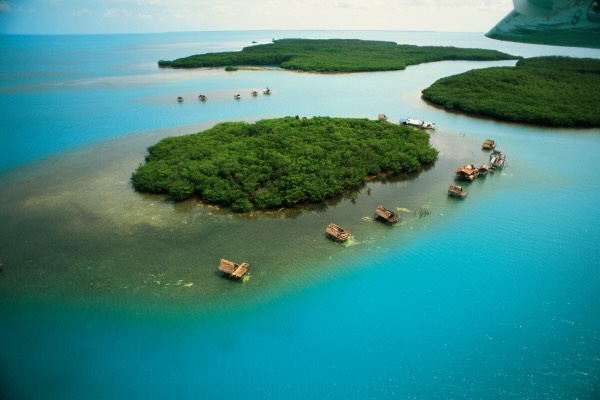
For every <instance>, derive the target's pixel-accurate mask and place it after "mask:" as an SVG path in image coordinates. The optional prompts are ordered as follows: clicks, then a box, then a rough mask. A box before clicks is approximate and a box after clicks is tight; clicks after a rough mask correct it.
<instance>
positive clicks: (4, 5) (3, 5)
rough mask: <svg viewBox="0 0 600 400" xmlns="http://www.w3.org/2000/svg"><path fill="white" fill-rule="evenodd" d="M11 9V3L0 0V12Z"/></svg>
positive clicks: (6, 11)
mask: <svg viewBox="0 0 600 400" xmlns="http://www.w3.org/2000/svg"><path fill="white" fill-rule="evenodd" d="M11 11H13V5H12V4H11V3H9V2H8V1H4V0H0V12H5V13H8V12H11Z"/></svg>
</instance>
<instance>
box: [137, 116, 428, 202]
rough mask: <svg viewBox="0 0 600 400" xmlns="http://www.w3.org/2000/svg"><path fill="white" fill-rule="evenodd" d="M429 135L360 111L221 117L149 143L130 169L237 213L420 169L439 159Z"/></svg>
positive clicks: (142, 182) (147, 182)
mask: <svg viewBox="0 0 600 400" xmlns="http://www.w3.org/2000/svg"><path fill="white" fill-rule="evenodd" d="M437 155H438V152H437V150H436V149H434V148H433V147H432V146H431V145H430V144H429V134H428V133H426V132H424V131H422V130H419V129H416V128H412V127H409V126H405V125H398V124H392V123H389V122H386V121H373V120H368V119H359V118H331V117H313V118H300V117H284V118H276V119H266V120H261V121H257V122H255V123H246V122H224V123H220V124H217V125H215V126H214V127H212V128H211V129H208V130H205V131H202V132H198V133H195V134H192V135H185V136H178V137H169V138H165V139H163V140H161V141H160V142H158V143H157V144H155V145H153V146H150V147H149V148H148V155H147V156H146V160H145V161H146V162H145V163H144V164H141V165H140V166H139V167H138V168H137V169H136V170H135V171H134V172H133V174H132V176H131V182H132V184H133V186H134V188H135V189H136V190H138V191H140V192H148V193H162V194H168V195H169V196H170V197H171V198H172V199H174V200H184V199H187V198H189V197H191V196H198V197H199V198H200V199H201V200H202V201H205V202H207V203H213V204H221V205H225V206H228V207H231V209H232V210H233V211H236V212H249V211H252V210H254V209H258V210H261V209H270V208H279V207H292V206H294V205H296V204H299V203H308V202H312V203H315V202H321V201H323V200H326V199H328V198H332V197H335V196H337V195H339V194H342V193H344V192H347V191H352V190H356V189H357V188H358V187H360V185H361V184H363V183H364V182H365V181H366V180H367V179H369V177H377V176H381V175H382V174H386V175H390V176H391V175H397V174H400V173H411V172H416V171H418V170H420V168H421V167H422V166H424V165H427V164H431V163H433V162H434V161H435V160H436V159H437Z"/></svg>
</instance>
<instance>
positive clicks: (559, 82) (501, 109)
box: [423, 57, 600, 127]
mask: <svg viewBox="0 0 600 400" xmlns="http://www.w3.org/2000/svg"><path fill="white" fill-rule="evenodd" d="M423 99H425V100H427V101H429V102H432V103H435V104H438V105H441V106H442V107H444V108H447V109H450V110H457V111H462V112H465V113H469V114H476V115H481V116H487V117H492V118H496V119H502V120H508V121H514V122H524V123H532V124H540V125H549V126H561V127H599V126H600V112H598V111H599V110H600V60H597V59H576V58H568V57H536V58H529V59H524V60H520V61H519V62H518V63H517V65H516V67H503V68H487V69H479V70H472V71H468V72H465V73H463V74H460V75H455V76H451V77H447V78H442V79H440V80H438V81H437V82H435V83H434V84H433V85H431V86H430V87H428V88H427V89H425V90H423Z"/></svg>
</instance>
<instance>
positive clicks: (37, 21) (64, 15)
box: [0, 0, 513, 34]
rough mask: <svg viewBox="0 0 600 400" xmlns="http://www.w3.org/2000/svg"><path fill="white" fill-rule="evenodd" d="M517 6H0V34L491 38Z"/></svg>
mask: <svg viewBox="0 0 600 400" xmlns="http://www.w3.org/2000/svg"><path fill="white" fill-rule="evenodd" d="M512 9H513V2H512V0H227V1H224V0H0V33H11V34H75V33H85V34H88V33H142V32H178V31H223V30H289V29H298V30H312V29H315V30H410V31H412V30H416V31H445V32H487V31H488V30H489V29H491V28H492V27H493V26H494V25H495V24H496V23H497V22H499V21H500V20H501V19H502V18H503V17H504V16H506V14H508V13H509V12H510V11H511V10H512Z"/></svg>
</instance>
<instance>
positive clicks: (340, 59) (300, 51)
mask: <svg viewBox="0 0 600 400" xmlns="http://www.w3.org/2000/svg"><path fill="white" fill-rule="evenodd" d="M518 58H519V57H516V56H513V55H510V54H506V53H502V52H499V51H496V50H486V49H468V48H458V47H440V46H413V45H407V44H397V43H394V42H386V41H373V40H359V39H280V40H274V41H273V43H269V44H262V45H254V46H249V47H245V48H244V49H242V51H237V52H222V53H207V54H198V55H193V56H189V57H184V58H178V59H176V60H174V61H165V60H161V61H159V62H158V65H159V66H160V67H163V68H164V67H170V68H201V67H237V66H264V67H266V66H276V67H280V68H284V69H288V70H297V71H311V72H321V73H334V72H368V71H395V70H403V69H405V68H406V67H407V66H409V65H417V64H422V63H427V62H433V61H444V60H470V61H495V60H515V59H518Z"/></svg>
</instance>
